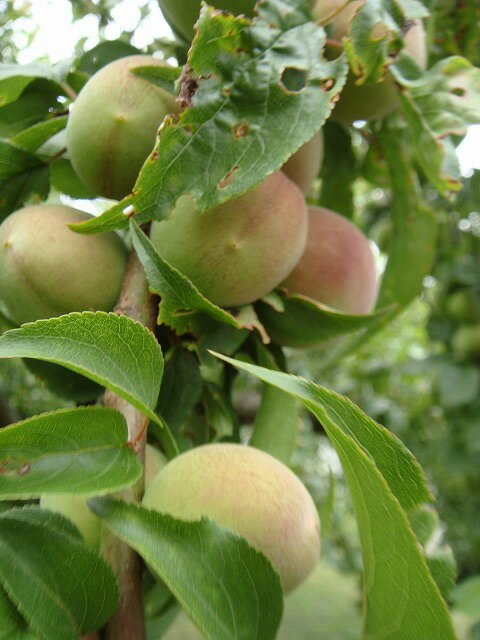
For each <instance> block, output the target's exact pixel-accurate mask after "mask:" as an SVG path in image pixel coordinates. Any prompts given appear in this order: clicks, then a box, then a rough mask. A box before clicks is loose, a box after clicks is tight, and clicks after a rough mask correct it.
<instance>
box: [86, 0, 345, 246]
mask: <svg viewBox="0 0 480 640" xmlns="http://www.w3.org/2000/svg"><path fill="white" fill-rule="evenodd" d="M258 13H259V17H258V18H257V19H255V20H254V21H253V22H251V21H249V20H247V19H246V18H244V17H234V16H232V15H229V14H227V13H225V12H222V13H221V12H214V11H213V8H212V7H206V6H204V7H203V10H202V12H201V15H200V18H199V21H198V23H197V29H198V31H197V35H196V37H195V39H194V41H193V43H192V47H191V48H190V50H189V58H188V63H187V65H186V66H185V67H184V71H183V74H182V76H181V78H180V80H179V99H180V100H181V101H183V104H184V106H185V110H184V111H183V112H182V113H181V114H180V116H175V117H173V116H172V117H167V118H166V119H165V121H164V122H163V125H162V127H161V129H160V135H159V141H158V144H157V146H156V148H155V150H154V151H153V152H152V154H151V155H150V157H149V158H148V159H147V160H146V162H145V164H144V166H143V169H142V171H141V173H140V176H139V179H138V181H137V183H136V185H135V189H134V191H135V195H132V196H128V197H127V198H126V199H124V200H122V202H120V203H119V204H118V205H117V206H114V207H113V208H112V209H109V210H108V211H107V212H105V213H104V214H103V215H101V216H99V217H98V218H95V219H94V220H92V221H89V222H87V223H85V224H82V225H81V226H79V227H78V229H79V230H81V231H83V232H86V233H87V232H97V231H100V230H106V229H111V228H116V227H126V226H127V225H128V217H127V216H125V214H124V211H125V210H126V207H128V206H129V205H132V206H133V210H134V213H135V218H136V220H137V222H138V223H139V224H141V223H143V222H145V221H147V220H151V219H157V220H161V219H165V218H166V217H167V216H168V214H169V213H170V211H171V210H172V209H173V207H174V204H175V202H176V200H177V199H178V197H179V196H180V195H181V194H183V193H190V194H191V195H192V197H193V198H194V199H195V201H196V206H197V208H198V210H199V211H200V212H201V211H205V210H207V209H210V208H212V207H214V206H216V205H218V204H221V203H222V202H226V201H227V200H230V199H231V198H234V197H236V196H239V195H241V194H242V193H245V192H246V191H248V190H250V189H252V188H253V187H255V186H256V185H257V184H259V183H260V182H261V181H262V180H263V179H264V178H265V177H266V176H267V175H269V174H270V173H272V172H273V171H275V170H277V169H280V167H281V166H282V165H283V164H284V162H285V161H286V160H287V159H288V158H289V157H290V156H291V155H292V154H293V153H294V152H295V151H297V149H298V148H299V147H300V146H302V145H303V144H304V143H305V142H307V141H308V140H310V139H311V138H312V136H313V135H314V134H315V133H316V131H318V130H319V129H320V128H321V126H322V125H323V123H324V122H325V120H326V119H327V117H328V116H329V114H330V112H331V110H332V107H333V102H332V99H333V97H334V96H335V95H336V94H337V93H338V92H339V91H340V90H341V88H342V87H343V84H344V82H345V78H346V73H347V64H346V60H345V58H344V57H343V56H341V57H340V58H339V59H337V60H334V61H331V62H330V61H327V60H326V59H325V58H323V55H322V50H323V45H324V43H325V33H324V31H323V29H322V28H319V27H318V26H317V25H315V24H313V23H312V21H311V16H310V15H309V12H308V11H307V5H306V3H302V4H300V3H294V4H293V3H292V2H290V1H289V0H266V1H265V2H262V3H261V4H259V6H258ZM219 149H221V150H222V151H221V153H219V152H218V150H219Z"/></svg>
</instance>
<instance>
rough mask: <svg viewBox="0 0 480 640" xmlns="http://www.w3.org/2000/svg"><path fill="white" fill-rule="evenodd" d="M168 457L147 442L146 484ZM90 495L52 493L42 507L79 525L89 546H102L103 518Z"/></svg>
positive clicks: (41, 500) (41, 502)
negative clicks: (89, 503) (90, 502)
mask: <svg viewBox="0 0 480 640" xmlns="http://www.w3.org/2000/svg"><path fill="white" fill-rule="evenodd" d="M166 463H167V459H166V458H165V456H164V455H163V453H162V452H161V451H159V450H158V449H156V448H155V447H152V446H151V445H149V444H147V446H146V449H145V486H147V487H148V485H149V484H150V482H151V481H152V478H154V477H155V476H156V474H157V473H158V472H159V471H160V469H162V467H164V466H165V465H166ZM87 500H88V497H87V496H85V495H82V494H80V495H71V494H68V493H50V494H48V495H44V496H42V497H41V498H40V507H41V508H42V509H49V510H50V511H55V512H56V513H61V514H62V515H63V516H65V517H66V518H68V519H69V520H71V521H72V522H73V524H74V525H75V526H76V527H77V529H78V530H79V531H80V533H81V534H82V536H83V539H84V540H85V542H86V544H87V545H88V546H89V547H93V548H95V549H98V547H99V546H100V535H101V523H102V521H101V519H100V518H99V517H98V516H96V515H95V514H94V513H93V512H92V511H90V509H89V508H88V506H87Z"/></svg>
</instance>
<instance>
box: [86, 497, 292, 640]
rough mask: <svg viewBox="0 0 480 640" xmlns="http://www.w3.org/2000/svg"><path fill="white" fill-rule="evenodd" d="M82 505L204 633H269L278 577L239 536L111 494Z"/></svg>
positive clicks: (234, 638) (276, 609)
mask: <svg viewBox="0 0 480 640" xmlns="http://www.w3.org/2000/svg"><path fill="white" fill-rule="evenodd" d="M88 504H89V506H90V508H91V509H92V510H93V511H94V513H96V514H97V515H98V516H99V517H100V518H102V519H103V520H104V521H105V522H106V523H107V525H108V526H109V527H110V528H111V529H112V530H113V532H114V533H115V534H116V535H117V536H119V537H120V538H121V539H122V540H125V541H126V542H127V543H128V544H129V545H130V546H132V547H133V548H134V549H135V550H136V551H137V552H138V553H139V554H140V555H141V556H142V557H143V558H144V559H145V560H146V562H148V564H149V565H150V566H151V567H152V568H153V569H154V570H155V571H156V572H157V573H158V575H159V576H160V577H161V578H162V580H163V581H164V582H165V583H166V584H167V586H168V587H169V589H170V590H171V591H172V593H173V594H174V595H175V596H176V598H177V599H178V600H179V602H180V604H181V605H182V607H183V608H184V609H185V611H186V612H187V614H188V615H189V616H190V617H191V619H192V620H193V621H194V622H195V624H196V625H197V626H198V628H199V629H200V630H201V631H202V633H203V635H204V636H205V638H207V639H208V640H244V639H246V638H248V639H249V640H273V639H274V638H275V635H276V631H277V629H278V626H279V624H280V619H281V615H282V605H283V603H282V595H281V586H280V579H279V577H278V575H277V574H276V573H275V572H274V570H273V568H272V566H271V564H270V562H269V561H268V560H267V559H266V558H265V556H263V555H262V554H261V553H259V552H258V551H256V550H254V549H253V548H252V547H251V546H250V545H249V544H248V543H247V541H246V540H245V539H244V538H241V537H240V536H238V535H237V534H235V533H233V532H232V531H229V530H228V529H225V528H223V527H220V526H219V525H217V524H216V523H214V522H213V521H211V520H208V519H207V518H202V520H201V521H197V522H184V521H181V520H176V519H175V518H172V517H171V516H168V515H163V514H161V513H158V512H156V511H150V510H148V509H145V508H144V507H141V506H139V505H136V504H127V503H122V502H121V501H119V500H114V499H112V498H91V499H90V500H89V501H88Z"/></svg>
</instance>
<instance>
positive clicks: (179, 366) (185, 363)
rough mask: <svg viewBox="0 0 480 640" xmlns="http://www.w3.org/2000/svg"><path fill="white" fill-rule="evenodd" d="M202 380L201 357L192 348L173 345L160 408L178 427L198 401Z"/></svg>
mask: <svg viewBox="0 0 480 640" xmlns="http://www.w3.org/2000/svg"><path fill="white" fill-rule="evenodd" d="M202 387H203V381H202V376H201V374H200V367H199V364H198V359H197V358H196V357H195V356H194V354H193V353H191V352H190V351H186V350H185V349H174V350H173V351H172V352H171V353H170V354H169V356H168V358H167V359H166V361H165V371H164V374H163V380H162V386H161V389H160V395H159V397H158V405H157V410H158V413H159V414H160V415H161V416H162V418H164V419H165V421H166V423H167V424H168V425H169V426H170V427H171V428H172V429H173V430H174V431H176V430H178V429H179V428H180V427H181V426H182V424H183V423H184V422H185V420H186V419H187V418H188V416H189V415H190V414H191V412H192V411H193V409H194V407H195V405H196V404H197V403H198V402H199V400H200V397H201V394H202Z"/></svg>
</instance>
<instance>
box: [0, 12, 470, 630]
mask: <svg viewBox="0 0 480 640" xmlns="http://www.w3.org/2000/svg"><path fill="white" fill-rule="evenodd" d="M70 2H71V7H72V20H73V21H79V20H82V19H84V18H85V17H86V16H92V15H93V16H94V17H95V19H96V20H97V28H98V41H101V40H102V39H104V38H105V37H106V32H107V27H108V26H109V25H112V23H115V19H114V17H113V15H112V11H113V9H114V8H115V6H116V5H118V4H119V3H118V2H115V1H114V0H70ZM426 4H427V5H428V6H429V9H430V11H431V14H432V17H431V18H430V20H429V22H428V37H429V41H430V51H431V62H435V60H437V59H440V58H442V57H444V56H445V55H453V54H460V55H465V56H466V57H467V58H469V59H470V60H471V61H472V62H473V63H474V64H477V65H478V64H480V28H479V22H480V15H479V14H480V8H479V5H478V2H477V0H462V1H458V0H429V1H428V2H426ZM137 5H138V7H139V12H138V24H140V23H142V22H144V21H147V20H148V19H149V16H150V11H151V9H152V3H151V2H143V3H141V2H137ZM31 8H32V3H31V2H27V1H24V2H14V1H11V0H9V1H5V0H3V1H2V0H0V60H1V61H2V62H11V61H15V60H16V59H17V57H18V54H19V52H20V51H21V50H22V49H25V48H26V47H28V46H29V45H30V44H31V43H32V42H33V41H34V39H35V36H36V28H35V25H33V23H32V21H31V20H29V18H31ZM117 31H118V39H122V40H124V41H126V42H130V41H131V38H132V35H133V33H134V31H135V28H133V29H127V30H125V29H123V28H121V27H120V26H119V27H118V29H117ZM72 47H74V50H73V51H72V55H73V54H77V55H78V54H79V53H80V52H81V51H83V50H84V48H85V39H83V40H82V39H81V40H79V41H78V42H77V43H72ZM176 47H177V43H174V42H173V41H166V40H165V39H163V38H159V39H154V40H152V41H151V42H150V43H149V44H148V45H147V48H148V49H149V50H150V51H154V50H158V49H159V48H161V49H162V50H163V51H164V52H165V53H166V54H167V55H169V53H171V52H172V51H174V50H175V48H176ZM479 153H480V151H479ZM344 158H345V159H346V160H345V162H344V164H343V165H342V168H343V170H344V172H345V173H344V174H343V180H344V185H345V184H347V185H348V190H347V192H346V196H345V194H344V195H343V196H342V197H343V202H344V205H345V211H342V213H345V214H348V215H352V217H353V218H354V219H355V221H356V222H357V223H358V224H359V225H360V226H361V227H362V228H363V229H364V231H365V232H366V233H367V235H369V237H370V238H371V239H372V241H373V242H374V243H375V245H376V247H377V249H378V252H377V254H378V262H379V266H380V268H381V267H382V265H383V264H384V262H385V252H388V247H389V242H390V241H391V234H392V229H391V221H390V217H389V205H390V201H389V197H390V196H389V192H388V190H387V189H386V188H384V186H383V184H382V168H381V167H379V166H378V164H377V163H376V160H375V157H374V152H373V151H372V148H371V147H370V146H369V144H368V131H367V130H366V129H364V128H362V126H361V125H359V126H358V127H357V129H356V130H354V131H353V133H352V137H351V146H348V148H347V149H346V154H345V156H344ZM463 182H464V189H463V190H462V191H461V192H460V194H459V195H458V196H457V197H456V199H455V200H454V201H448V200H445V199H444V198H442V197H440V196H439V195H438V193H437V192H436V190H435V189H433V188H432V187H431V186H430V185H427V184H425V185H424V186H423V191H424V194H423V195H424V198H425V201H426V202H428V204H429V205H430V206H431V207H432V208H433V209H434V210H435V211H436V214H437V216H438V219H439V220H440V222H441V232H440V238H439V244H438V252H437V260H436V263H435V265H434V268H433V269H432V272H431V274H430V275H429V276H427V277H426V278H425V281H424V290H423V293H422V295H421V296H420V298H418V299H417V300H416V301H415V302H414V303H413V304H411V305H410V306H409V307H408V308H407V309H406V310H405V311H404V312H403V313H402V314H401V315H399V316H397V317H396V318H395V320H394V321H393V322H391V323H390V324H389V325H388V326H386V327H384V328H383V329H382V330H381V331H379V332H377V333H376V334H375V335H374V336H373V337H371V338H370V339H369V340H368V341H365V342H364V343H363V344H357V343H356V342H355V338H353V339H351V338H347V339H345V340H344V342H342V343H340V344H339V343H335V344H333V345H327V346H326V347H325V348H324V349H319V350H308V351H299V350H298V351H295V350H291V352H290V354H289V356H290V370H291V372H293V373H298V374H300V375H303V376H306V377H309V378H312V379H314V380H315V381H316V382H318V383H319V384H323V385H325V386H326V387H329V388H332V389H334V390H336V391H338V392H340V393H342V394H345V395H347V396H348V397H349V398H350V399H352V400H353V401H354V402H355V403H356V404H358V405H359V406H360V407H361V408H362V409H363V410H364V411H365V412H366V413H367V414H368V415H370V416H372V417H373V418H375V419H376V420H377V421H379V422H380V423H382V424H384V425H385V426H386V427H388V428H389V429H391V430H392V431H393V432H394V433H395V434H397V435H398V436H399V438H400V439H401V440H402V441H403V442H405V444H406V445H407V446H408V447H409V448H410V449H411V450H412V451H413V453H414V454H415V456H416V457H417V458H418V460H419V462H420V463H421V465H422V466H423V468H424V469H425V471H426V473H427V476H428V479H429V482H430V484H431V487H432V489H433V491H434V494H435V495H436V498H437V505H436V506H437V509H438V512H439V514H440V517H441V526H440V527H438V529H437V531H436V534H435V535H436V540H435V544H436V545H437V546H438V545H439V544H442V541H445V542H446V543H448V544H449V545H450V546H451V547H452V549H453V551H454V554H455V558H456V561H457V565H458V576H459V585H458V586H457V588H456V590H455V591H453V593H452V595H451V598H450V602H451V604H452V607H454V611H455V620H456V623H457V626H458V631H459V634H460V637H461V638H464V639H465V640H467V639H468V640H478V639H479V638H480V578H479V577H478V575H477V574H480V527H479V522H480V394H479V391H480V171H470V172H468V174H467V175H466V176H464V178H463ZM325 197H328V194H327V196H326V195H325V193H324V191H323V193H322V185H321V182H320V181H319V183H318V184H317V191H316V193H313V194H312V198H313V199H314V200H316V199H318V198H320V200H325ZM350 209H351V210H350ZM406 268H408V265H406ZM0 325H1V326H0V332H1V331H4V330H5V329H7V328H8V326H7V325H6V324H5V321H2V320H1V319H0ZM348 340H350V341H351V352H350V353H348ZM339 350H341V351H342V352H343V353H345V354H346V355H345V356H344V357H342V358H340V359H337V358H336V357H335V354H336V353H337V352H338V351H339ZM234 402H235V406H236V408H237V409H238V412H239V415H240V417H241V422H242V423H243V428H244V431H245V434H246V437H248V433H249V431H250V429H251V425H252V422H253V419H254V416H255V411H256V409H257V408H258V405H259V402H260V390H259V386H258V385H256V384H255V383H253V382H252V379H251V378H247V377H246V376H243V375H239V376H238V378H237V380H236V383H235V394H234ZM68 404H71V402H70V403H69V401H67V400H63V399H60V398H58V397H57V396H56V395H54V394H52V393H51V392H50V391H49V390H48V389H47V388H46V386H45V384H44V382H43V381H42V379H41V378H38V377H36V376H35V375H34V374H33V373H31V372H30V371H29V370H28V369H27V368H26V366H25V365H24V364H23V363H22V362H18V361H8V360H2V361H0V426H4V425H5V424H8V423H10V422H12V421H15V420H18V419H22V418H25V417H28V416H30V415H34V414H37V413H40V412H41V411H47V410H52V409H56V408H59V407H62V406H67V405H68ZM298 445H299V446H298V449H297V452H296V454H295V457H294V460H293V467H294V469H295V471H296V472H297V473H299V475H300V476H301V477H302V479H303V480H304V481H305V483H306V484H307V486H308V488H309V489H310V491H311V492H312V494H313V496H314V498H315V499H316V501H317V503H318V505H319V508H320V509H321V505H322V504H323V503H324V502H325V501H328V500H329V499H330V498H331V495H332V491H334V493H335V505H334V510H333V514H332V517H331V522H330V532H329V535H328V537H327V539H326V542H325V544H324V559H325V563H324V566H323V565H322V568H321V569H319V572H320V573H321V575H322V579H321V581H323V582H324V581H327V582H330V584H332V582H335V584H336V585H337V587H338V589H339V590H341V591H342V593H343V594H348V603H349V604H348V606H349V607H350V610H353V609H356V608H358V606H359V601H358V594H359V589H358V585H359V584H360V582H359V581H360V578H359V570H360V569H361V555H360V549H359V544H358V539H357V533H356V526H355V518H354V516H353V513H352V508H351V504H350V500H349V496H348V492H347V490H346V486H345V483H344V482H343V479H342V473H341V467H340V464H339V462H338V459H337V457H336V454H335V452H334V451H333V449H332V447H331V446H330V445H329V444H328V441H327V439H326V437H325V436H324V434H323V429H322V426H321V425H320V424H318V423H316V422H315V421H313V420H312V419H311V418H310V417H309V416H307V415H302V421H301V429H300V431H299V437H298ZM327 564H328V565H330V566H327ZM332 565H333V567H334V568H333V569H332V568H331V567H332ZM331 571H341V572H342V573H343V574H344V575H343V576H342V577H338V579H337V580H336V581H335V580H333V578H332V576H333V575H334V574H330V573H329V572H331ZM319 575H320V574H319ZM337 575H338V574H337ZM315 580H317V581H318V578H315ZM328 593H330V591H328V592H327V591H325V593H324V594H323V596H322V602H324V604H323V605H322V606H321V607H322V611H323V614H322V615H324V616H325V620H327V618H328V615H329V612H331V611H336V609H335V605H334V602H333V601H336V600H337V597H336V592H335V593H334V595H335V597H333V598H329V597H328ZM297 600H298V602H300V601H301V600H302V598H300V599H297ZM319 601H320V600H319V599H316V600H315V605H313V609H314V610H315V613H316V612H317V609H318V606H319V605H318V603H319ZM297 605H298V603H297ZM297 605H293V604H292V605H290V608H291V609H292V610H293V609H295V610H298V606H300V605H298V606H297ZM311 608H312V607H311ZM287 609H288V607H287ZM337 614H338V612H337V613H336V614H335V616H336V620H337V623H336V625H337V626H336V627H335V624H334V623H332V625H333V626H331V628H330V627H329V634H328V637H330V638H332V639H337V638H338V640H350V638H354V637H358V631H357V630H356V627H355V632H354V633H353V635H352V628H353V627H351V626H349V625H344V624H343V619H344V618H345V616H348V615H350V614H347V613H345V612H344V613H342V614H341V615H337ZM306 615H307V614H305V616H306ZM356 615H357V614H356V613H352V620H357V618H356ZM302 616H303V617H305V616H304V614H301V616H300V617H302ZM335 616H334V615H333V614H332V615H331V618H332V620H333V619H334V618H335ZM178 624H179V626H178V630H177V632H175V629H173V630H172V632H171V633H172V635H171V638H172V640H173V639H174V638H177V637H182V638H189V637H190V636H189V635H187V631H185V629H183V627H182V624H183V623H182V622H180V623H178ZM185 624H187V623H185ZM291 624H293V623H291ZM296 624H297V626H296V628H297V629H298V620H297V623H296ZM355 625H356V623H355ZM355 625H354V626H355ZM347 627H348V628H347ZM326 628H327V627H326ZM182 629H183V631H182ZM175 633H177V635H175ZM192 633H193V632H192ZM285 633H287V632H285ZM302 633H303V635H301V636H298V637H302V638H303V639H307V638H310V637H312V638H313V637H314V636H310V635H308V633H309V631H308V629H307V627H305V628H304V630H303V631H302ZM349 634H350V635H349ZM191 637H192V638H193V637H195V636H194V635H192V636H191ZM285 637H287V635H285ZM288 637H289V638H290V639H293V638H294V636H293V635H292V634H291V632H290V635H288Z"/></svg>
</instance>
